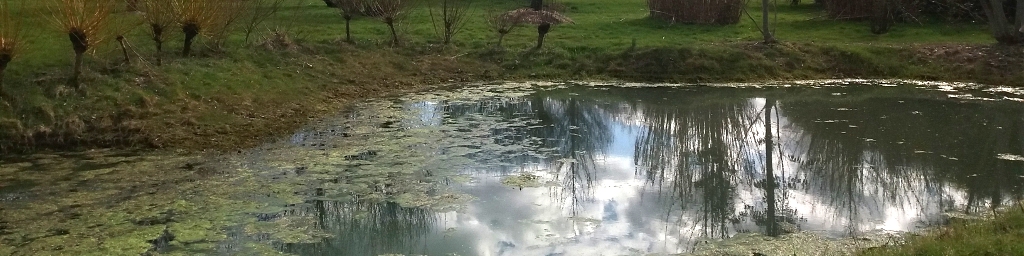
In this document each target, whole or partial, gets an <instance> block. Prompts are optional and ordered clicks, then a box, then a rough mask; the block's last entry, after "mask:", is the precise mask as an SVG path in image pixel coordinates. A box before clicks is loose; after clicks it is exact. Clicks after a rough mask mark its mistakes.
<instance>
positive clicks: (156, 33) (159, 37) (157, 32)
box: [149, 24, 164, 66]
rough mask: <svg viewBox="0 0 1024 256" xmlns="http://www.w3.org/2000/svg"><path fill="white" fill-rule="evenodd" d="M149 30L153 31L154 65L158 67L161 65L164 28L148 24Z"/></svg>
mask: <svg viewBox="0 0 1024 256" xmlns="http://www.w3.org/2000/svg"><path fill="white" fill-rule="evenodd" d="M149 28H150V29H152V30H153V42H154V43H156V65H157V66H160V65H161V64H162V63H161V57H162V56H160V55H161V53H162V52H163V47H164V37H163V35H164V27H162V26H160V25H159V24H149Z"/></svg>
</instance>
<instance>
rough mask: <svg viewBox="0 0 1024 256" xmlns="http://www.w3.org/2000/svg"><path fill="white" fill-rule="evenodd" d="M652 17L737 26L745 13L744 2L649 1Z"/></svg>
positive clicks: (672, 20)
mask: <svg viewBox="0 0 1024 256" xmlns="http://www.w3.org/2000/svg"><path fill="white" fill-rule="evenodd" d="M647 7H648V9H650V15H651V17H654V18H658V19H662V20H666V21H669V22H672V23H688V24H717V25H726V24H736V23H738V22H739V21H740V17H741V16H742V11H743V1H742V0H647Z"/></svg>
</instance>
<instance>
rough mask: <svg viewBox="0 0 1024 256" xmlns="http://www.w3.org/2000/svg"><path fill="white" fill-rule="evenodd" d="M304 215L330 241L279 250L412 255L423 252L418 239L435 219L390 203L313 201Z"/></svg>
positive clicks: (433, 216)
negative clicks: (325, 234)
mask: <svg viewBox="0 0 1024 256" xmlns="http://www.w3.org/2000/svg"><path fill="white" fill-rule="evenodd" d="M307 211H308V213H311V214H313V215H315V216H316V218H317V223H316V224H317V227H318V228H320V229H321V230H324V231H327V232H329V234H330V235H331V237H327V238H323V240H322V241H321V242H319V243H315V244H284V245H281V246H280V248H279V249H280V250H282V251H284V252H287V253H293V254H298V255H379V254H387V253H407V254H415V253H417V252H418V251H415V250H416V249H417V248H419V249H421V250H422V251H425V247H426V246H427V245H426V244H423V241H422V239H423V237H424V236H425V235H426V234H428V233H430V232H432V228H433V226H434V223H435V222H436V218H437V215H436V213H433V212H431V211H429V210H426V209H420V208H406V207H401V206H399V205H398V204H397V203H392V202H382V203H342V202H336V201H315V202H313V203H312V206H310V207H309V209H307Z"/></svg>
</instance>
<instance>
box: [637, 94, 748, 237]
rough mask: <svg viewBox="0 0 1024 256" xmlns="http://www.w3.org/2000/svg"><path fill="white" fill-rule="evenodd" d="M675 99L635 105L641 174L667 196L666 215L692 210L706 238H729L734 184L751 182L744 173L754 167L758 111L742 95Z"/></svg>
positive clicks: (733, 209)
mask: <svg viewBox="0 0 1024 256" xmlns="http://www.w3.org/2000/svg"><path fill="white" fill-rule="evenodd" d="M674 102H675V103H674V104H673V103H669V102H654V103H649V102H648V103H642V104H636V105H634V106H633V108H634V109H635V111H636V114H635V115H636V117H637V118H639V119H641V122H642V123H643V124H644V126H645V127H646V128H645V130H644V131H643V132H642V134H641V135H640V137H639V138H638V139H637V142H636V143H637V144H636V149H635V157H634V160H635V161H636V164H637V165H638V166H641V168H640V170H638V171H639V172H640V173H639V174H641V175H642V176H643V177H645V178H646V179H647V181H648V183H649V184H651V185H652V186H657V187H658V190H659V191H662V195H663V196H668V197H669V198H668V200H669V203H670V204H669V205H668V207H669V208H668V209H667V210H668V211H669V213H668V214H667V215H666V216H671V215H673V214H672V212H673V211H677V210H678V211H681V213H687V212H691V213H693V214H695V215H696V216H693V217H694V218H695V219H696V221H695V222H694V225H697V226H699V227H698V229H699V231H700V232H701V233H702V235H703V236H706V237H725V236H728V235H729V232H730V231H729V230H730V229H729V227H728V224H729V223H731V222H732V221H733V220H734V219H735V217H736V213H735V208H734V206H735V200H736V198H735V196H736V187H737V186H739V185H741V184H748V185H750V184H752V182H751V181H750V180H743V179H744V177H747V176H745V175H743V172H745V171H747V170H748V169H749V168H751V167H753V166H754V163H753V162H751V159H750V158H749V156H750V155H749V154H750V153H751V152H749V151H748V150H749V148H750V147H751V146H752V145H751V143H750V140H749V139H750V138H749V131H750V129H752V126H753V125H754V123H755V122H756V120H757V112H758V109H756V108H755V106H753V105H752V104H751V102H750V101H748V100H747V99H746V98H742V97H730V98H727V99H717V100H709V99H707V98H704V99H702V98H698V97H693V98H686V99H674ZM665 183H670V184H668V185H669V187H667V188H666V187H664V185H665ZM679 217H680V218H684V216H679Z"/></svg>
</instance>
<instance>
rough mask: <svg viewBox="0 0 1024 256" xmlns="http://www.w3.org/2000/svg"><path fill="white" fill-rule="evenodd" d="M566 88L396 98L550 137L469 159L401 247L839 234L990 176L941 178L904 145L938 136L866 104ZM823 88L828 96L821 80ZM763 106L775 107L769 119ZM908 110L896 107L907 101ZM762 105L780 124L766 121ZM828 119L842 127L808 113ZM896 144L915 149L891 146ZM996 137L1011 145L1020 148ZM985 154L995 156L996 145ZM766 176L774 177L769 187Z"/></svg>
mask: <svg viewBox="0 0 1024 256" xmlns="http://www.w3.org/2000/svg"><path fill="white" fill-rule="evenodd" d="M573 90H574V91H576V92H578V93H579V94H580V96H577V95H572V94H569V95H571V96H566V95H564V94H559V91H558V90H554V91H551V92H547V93H548V94H551V95H546V94H544V95H536V96H531V97H529V98H524V99H500V100H495V101H494V102H487V101H484V102H477V103H459V104H453V103H445V102H441V101H438V102H425V103H413V104H406V105H405V106H406V107H407V108H412V109H415V110H416V111H412V112H413V113H414V115H415V117H411V118H410V119H413V120H410V121H409V123H410V124H411V125H412V126H416V125H422V126H438V125H441V126H443V125H446V124H448V123H458V122H459V118H476V119H479V117H481V116H488V117H496V116H497V117H502V118H505V119H508V120H530V121H531V123H529V124H526V125H523V126H522V127H519V126H502V127H504V128H502V129H501V130H491V131H489V132H491V133H492V134H500V135H502V136H501V139H495V141H496V143H502V144H503V145H505V144H509V145H525V142H528V141H540V142H538V145H537V147H540V148H552V149H553V150H552V151H551V152H548V153H545V154H544V156H546V157H547V159H545V160H537V159H532V160H529V161H522V162H515V163H514V164H515V166H514V167H508V166H505V167H502V168H494V169H476V170H472V171H467V172H464V173H465V174H468V175H471V176H472V177H473V181H472V182H470V183H468V184H462V185H456V186H457V187H458V188H459V189H460V190H462V191H464V192H466V193H468V194H471V195H472V196H474V197H475V198H476V200H474V201H471V202H470V203H469V204H468V206H467V207H466V208H465V209H464V210H462V211H459V212H449V213H439V214H437V215H438V218H437V221H436V222H435V223H434V225H435V226H434V227H433V232H431V233H430V234H425V235H424V236H425V238H424V240H423V242H422V243H419V244H420V246H422V247H421V248H409V249H408V250H405V251H400V252H401V253H413V254H415V253H426V254H430V255H435V254H445V253H450V252H456V253H460V254H464V255H558V254H562V255H618V254H638V253H650V252H656V253H679V252H686V251H687V250H689V249H690V247H691V246H692V245H693V244H694V243H695V242H697V241H700V240H704V239H718V238H723V237H728V236H731V235H735V234H737V233H739V232H758V231H761V230H763V229H765V228H766V227H765V223H766V220H767V219H772V220H774V221H776V222H788V223H790V224H793V225H795V226H798V227H799V229H801V230H807V231H813V232H816V233H821V234H825V235H830V236H836V237H838V236H847V235H857V234H859V233H861V232H865V231H873V230H889V231H907V230H915V229H917V228H920V227H923V226H926V225H931V224H935V223H936V222H937V221H938V218H939V217H941V213H942V212H943V211H946V210H948V209H951V208H955V207H960V206H963V205H966V204H970V202H969V201H970V200H969V199H970V198H971V197H970V196H969V194H972V193H973V194H975V198H980V197H982V196H981V195H977V194H984V193H978V192H972V191H977V190H979V189H985V188H983V187H978V186H977V184H975V183H967V182H963V181H962V180H957V179H953V178H950V177H955V176H956V175H950V174H945V175H940V174H941V173H942V172H948V171H949V170H948V169H943V168H945V167H943V166H942V164H941V163H938V162H935V160H933V159H929V158H923V157H917V156H914V155H913V154H910V156H909V157H908V156H907V154H909V153H908V152H911V153H912V152H914V150H917V149H926V150H929V151H934V152H939V151H942V150H943V148H942V147H940V146H935V145H932V144H927V143H928V142H922V141H926V140H923V139H922V140H920V141H914V140H912V139H913V138H915V136H918V135H919V134H921V133H926V132H922V131H920V130H914V129H911V128H905V127H901V129H902V130H901V129H895V128H889V129H882V128H877V127H876V126H884V125H891V124H890V123H891V122H890V121H889V120H892V119H886V120H881V119H879V116H878V115H875V114H872V113H867V114H865V113H861V112H862V111H865V110H863V109H866V108H868V106H870V105H864V106H859V107H857V108H852V107H851V106H846V105H843V104H838V103H834V102H832V101H827V100H825V101H813V100H812V101H810V102H803V101H799V100H803V99H804V98H801V97H793V98H786V97H777V98H771V97H764V96H761V95H759V94H761V92H754V93H751V92H750V91H747V94H742V93H735V92H732V91H728V90H707V91H703V92H702V91H693V92H688V93H687V94H680V95H679V97H680V98H681V99H675V100H664V101H659V100H658V99H662V98H664V97H663V95H664V94H665V92H664V91H663V90H661V89H650V88H647V89H642V90H641V89H633V90H630V89H622V88H618V89H611V90H610V91H614V90H620V91H622V92H618V93H621V94H626V93H630V94H629V95H630V96H631V97H636V98H638V99H644V101H636V102H632V101H622V100H621V99H615V98H613V100H607V101H610V103H609V102H606V101H605V100H602V98H601V97H600V96H594V95H587V94H588V93H589V94H595V93H597V92H594V91H596V90H594V91H588V90H587V89H570V91H573ZM665 90H668V89H665ZM829 90H846V89H844V88H833V89H829ZM894 90H895V89H894ZM723 91H724V92H723ZM605 92H606V93H609V94H615V93H616V92H607V91H605ZM563 93H564V92H563ZM645 93H647V94H650V95H645ZM820 94H822V95H829V96H827V97H832V96H831V95H833V94H832V93H830V91H826V90H824V89H822V91H821V92H820ZM844 95H845V94H844ZM588 97H594V98H595V99H589V98H588ZM648 98H650V100H648ZM769 99H774V100H771V101H770V100H769ZM943 99H944V97H943ZM885 100H888V101H895V99H888V98H886V99H885ZM790 102H792V103H790ZM900 102H901V103H900V104H904V103H902V102H903V100H900ZM908 102H909V101H908ZM909 105H910V104H909V103H908V104H906V106H909ZM770 106H771V107H770ZM906 106H905V105H896V106H884V107H885V108H887V111H888V110H891V109H892V108H898V107H903V108H907V107H906ZM766 108H768V109H770V110H772V111H775V112H768V115H767V117H766V116H765V113H764V112H763V110H764V109H766ZM822 109H824V110H830V109H831V110H835V109H844V110H843V111H832V112H823V111H819V110H822ZM932 109H935V110H934V111H939V110H944V108H932ZM903 110H906V109H900V111H898V112H901V113H902V112H907V113H910V111H903ZM840 112H841V113H840ZM765 118H768V119H772V122H773V124H774V125H771V126H768V128H766V127H765V124H764V119H765ZM835 119H842V120H847V122H849V124H848V123H847V122H844V123H826V122H816V121H817V120H835ZM893 119H895V118H893ZM880 120H881V121H880ZM853 123H856V125H853ZM868 124H878V125H876V126H872V125H868ZM480 127H486V126H480ZM472 128H475V127H472ZM769 128H771V129H769ZM912 128H917V129H921V128H929V127H920V126H916V127H912ZM475 129H476V128H475ZM479 129H484V128H479ZM871 129H877V131H875V130H871ZM929 129H930V128H929ZM929 131H930V130H929ZM1015 132H1016V131H1015ZM895 133H898V134H895ZM768 134H772V137H773V139H772V140H774V142H775V143H774V144H773V149H774V152H776V153H773V156H772V159H773V164H772V167H773V168H772V169H773V170H774V171H772V172H769V171H768V170H766V169H768V168H766V162H765V159H764V158H765V154H766V152H767V151H768V150H767V149H766V145H765V141H766V140H767V137H768V136H767V135H768ZM883 135H887V136H889V137H886V136H883ZM538 138H539V140H538ZM866 138H870V140H868V139H866ZM531 139H532V140H531ZM897 141H898V142H900V143H898V144H896V143H895V142H897ZM904 143H905V144H906V145H910V144H914V146H916V147H917V148H913V149H909V148H902V147H898V146H892V145H904ZM959 143H963V142H959ZM1022 144H1024V143H1022ZM999 150H1000V151H999V153H1007V152H1008V153H1016V154H1020V153H1021V152H1019V151H1020V149H1019V148H1013V149H1009V148H1000V149H999ZM956 153H957V152H947V153H944V154H947V155H950V156H955V157H956V158H958V159H959V160H960V161H961V162H968V161H972V160H974V159H973V158H972V157H971V156H970V155H964V154H956ZM983 155H986V156H988V157H990V158H993V159H995V158H994V156H996V155H997V154H996V153H992V154H988V153H985V154H983ZM915 157H916V158H915ZM567 159H572V160H571V161H569V160H567ZM559 160H562V161H559ZM947 160H948V159H947ZM981 162H984V161H981ZM517 172H529V173H532V174H536V175H537V176H538V177H541V178H543V179H546V180H551V179H554V182H553V184H554V185H553V186H548V187H540V188H529V187H527V188H522V189H520V188H511V187H508V186H505V185H502V184H501V182H500V179H501V177H502V176H503V175H508V174H516V173H517ZM769 174H771V175H769ZM992 175H995V174H992ZM769 177H774V179H775V180H776V184H777V187H776V188H775V189H774V190H770V191H771V192H772V193H771V194H769V193H768V191H769V189H767V188H770V187H772V186H770V185H767V184H766V180H767V179H768V178H769ZM770 195H773V196H774V198H767V197H769V196H770ZM993 197H995V196H993ZM979 200H980V201H984V200H983V199H979ZM769 202H774V203H775V204H777V206H776V207H777V210H776V212H775V213H774V214H775V216H773V217H766V216H767V215H768V214H767V213H766V212H768V210H766V209H767V208H768V203H769ZM973 203H974V204H979V203H978V202H973Z"/></svg>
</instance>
